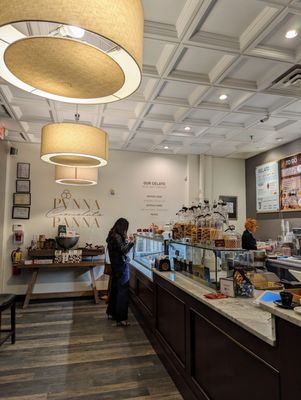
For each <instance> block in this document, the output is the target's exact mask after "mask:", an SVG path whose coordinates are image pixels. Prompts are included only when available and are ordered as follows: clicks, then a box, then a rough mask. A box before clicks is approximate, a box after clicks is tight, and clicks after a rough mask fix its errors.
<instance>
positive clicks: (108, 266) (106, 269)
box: [103, 248, 112, 275]
mask: <svg viewBox="0 0 301 400" xmlns="http://www.w3.org/2000/svg"><path fill="white" fill-rule="evenodd" d="M103 273H104V274H105V275H112V266H111V263H110V259H109V252H108V248H106V252H105V267H104V271H103Z"/></svg>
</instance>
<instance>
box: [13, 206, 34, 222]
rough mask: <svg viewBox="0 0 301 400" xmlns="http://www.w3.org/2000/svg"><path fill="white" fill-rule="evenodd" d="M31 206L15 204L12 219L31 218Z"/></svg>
mask: <svg viewBox="0 0 301 400" xmlns="http://www.w3.org/2000/svg"><path fill="white" fill-rule="evenodd" d="M29 216H30V207H19V206H13V212H12V219H29Z"/></svg>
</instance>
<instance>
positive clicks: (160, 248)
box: [133, 234, 168, 270]
mask: <svg viewBox="0 0 301 400" xmlns="http://www.w3.org/2000/svg"><path fill="white" fill-rule="evenodd" d="M135 237H136V242H135V246H134V250H133V260H134V261H136V262H138V263H139V264H141V265H142V266H143V267H145V268H147V269H149V270H151V269H152V268H154V266H155V262H156V259H157V258H159V257H163V256H164V255H168V242H167V240H164V239H163V236H161V235H157V236H145V235H139V234H137V235H135Z"/></svg>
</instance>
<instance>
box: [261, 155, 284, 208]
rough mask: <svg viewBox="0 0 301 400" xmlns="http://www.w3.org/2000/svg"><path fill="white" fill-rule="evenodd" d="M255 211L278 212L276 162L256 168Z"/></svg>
mask: <svg viewBox="0 0 301 400" xmlns="http://www.w3.org/2000/svg"><path fill="white" fill-rule="evenodd" d="M256 211H257V212H275V211H279V173H278V162H277V161H273V162H269V163H267V164H263V165H259V166H258V167H256Z"/></svg>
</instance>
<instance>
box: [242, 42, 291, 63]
mask: <svg viewBox="0 0 301 400" xmlns="http://www.w3.org/2000/svg"><path fill="white" fill-rule="evenodd" d="M246 54H247V55H251V56H254V57H261V58H267V59H270V60H277V61H284V62H289V63H295V59H296V54H295V52H294V51H292V50H288V49H287V50H286V49H283V48H281V49H280V48H275V47H270V46H257V47H254V48H253V49H251V50H249V51H247V52H246Z"/></svg>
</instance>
